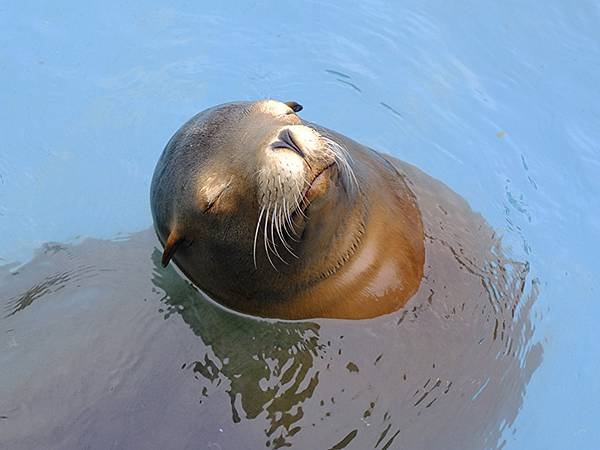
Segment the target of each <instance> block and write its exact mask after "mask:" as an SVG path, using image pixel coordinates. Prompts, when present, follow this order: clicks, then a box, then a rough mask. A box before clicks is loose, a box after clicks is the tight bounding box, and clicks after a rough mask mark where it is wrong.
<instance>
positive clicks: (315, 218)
mask: <svg viewBox="0 0 600 450" xmlns="http://www.w3.org/2000/svg"><path fill="white" fill-rule="evenodd" d="M301 109H302V107H301V106H300V105H299V104H297V103H295V102H287V103H283V102H279V101H275V100H264V101H258V102H236V103H228V104H224V105H220V106H216V107H214V108H211V109H208V110H206V111H204V112H202V113H200V114H198V115H196V116H195V117H193V118H192V119H191V120H190V121H189V122H187V123H186V124H185V125H184V126H183V127H182V128H181V129H180V130H179V131H177V133H176V134H175V135H174V136H173V138H171V140H170V141H169V143H168V144H167V146H166V148H165V150H164V152H163V154H162V156H161V159H160V161H159V163H158V165H157V168H156V171H155V173H154V177H153V180H152V188H151V206H152V213H153V218H154V224H155V228H156V231H157V234H158V237H159V239H160V240H161V242H162V243H163V245H164V246H165V251H164V254H163V264H164V265H166V264H167V263H168V262H169V261H170V260H171V259H173V260H174V261H175V262H176V263H177V265H178V266H179V267H180V268H181V270H182V271H183V272H184V273H185V274H186V275H187V276H188V277H189V278H190V279H191V280H192V281H194V282H195V283H196V284H197V285H198V286H199V287H200V288H202V289H203V290H205V291H206V292H207V293H208V294H210V295H211V296H213V297H214V298H215V299H216V300H217V301H220V302H222V303H223V302H224V303H226V304H229V305H230V306H232V305H233V306H234V308H236V309H240V307H239V303H240V302H244V301H246V300H254V301H263V300H264V301H279V300H284V299H285V298H286V297H288V296H290V295H293V294H294V292H296V291H299V290H302V289H304V288H306V286H308V285H310V284H311V283H315V282H318V280H320V279H322V278H323V277H327V276H329V275H331V274H333V273H334V272H335V271H336V270H337V268H339V267H340V265H342V264H343V263H344V261H346V260H347V259H348V258H349V257H350V255H351V254H352V251H353V249H354V248H356V246H357V243H358V240H359V239H360V233H361V229H362V228H361V227H362V224H361V217H362V215H361V211H362V210H361V207H360V204H361V201H360V197H361V196H360V180H359V177H357V174H356V170H355V167H354V166H355V162H354V161H353V159H352V157H351V156H350V155H349V154H348V152H347V151H346V150H345V148H344V146H343V145H341V144H340V143H339V142H336V140H335V139H334V138H332V136H331V135H328V133H327V131H326V130H324V129H321V128H318V127H317V126H314V125H312V124H310V123H308V122H304V121H303V120H302V119H301V118H300V117H299V116H298V115H297V113H298V112H299V111H300V110H301ZM363 206H364V205H363ZM236 306H237V307H236ZM241 309H243V307H242V308H241Z"/></svg>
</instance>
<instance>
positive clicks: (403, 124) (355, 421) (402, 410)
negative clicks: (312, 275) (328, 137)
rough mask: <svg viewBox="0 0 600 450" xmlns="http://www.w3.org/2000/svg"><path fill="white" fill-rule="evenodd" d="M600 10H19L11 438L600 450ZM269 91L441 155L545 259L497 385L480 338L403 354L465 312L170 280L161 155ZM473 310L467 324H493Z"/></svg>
mask: <svg viewBox="0 0 600 450" xmlns="http://www.w3.org/2000/svg"><path fill="white" fill-rule="evenodd" d="M599 13H600V11H599V8H598V6H597V5H596V4H595V3H594V2H578V3H577V4H566V3H564V2H559V1H551V2H549V3H545V4H544V5H543V6H542V5H538V4H534V3H531V4H528V5H527V4H522V3H520V2H509V3H506V2H504V3H502V4H500V3H492V2H484V3H479V4H475V3H472V2H461V3H460V4H453V5H452V8H450V7H449V6H448V5H447V4H446V3H444V2H410V3H408V2H401V3H397V2H394V3H392V2H389V3H386V2H377V1H367V2H360V3H358V2H357V3H354V4H347V3H344V4H343V5H342V4H339V3H336V2H256V3H251V2H225V3H219V4H216V3H215V4H210V5H209V4H204V5H196V4H192V3H189V2H171V4H170V5H168V6H165V5H164V4H158V3H153V2H133V3H128V4H127V5H121V4H117V3H110V2H109V3H102V4H96V5H90V4H86V5H81V4H79V3H75V2H73V3H70V2H61V3H59V4H57V3H53V4H46V3H42V2H33V1H32V2H24V3H19V4H17V3H15V4H12V5H10V4H6V5H3V6H1V7H0V26H1V27H2V30H3V32H2V33H0V43H1V44H2V45H1V48H2V50H1V51H0V52H1V53H0V55H2V58H1V61H0V81H2V86H3V89H2V90H0V104H2V105H3V107H1V108H0V130H1V131H2V136H3V145H2V147H1V149H0V235H2V236H3V239H2V245H1V246H0V258H1V260H0V261H1V262H2V264H4V267H3V269H2V272H1V277H2V278H1V281H0V301H1V302H2V303H1V305H0V308H2V309H1V311H2V312H1V314H2V317H3V318H2V319H0V335H1V338H0V444H2V445H4V446H8V447H9V448H82V447H84V446H85V445H90V446H91V448H106V447H107V446H108V447H109V448H110V447H111V446H112V448H139V447H144V448H219V447H218V446H217V445H220V446H221V447H222V448H240V446H241V445H246V444H247V445H248V446H250V448H256V447H257V446H258V444H260V447H261V448H266V447H263V446H265V445H266V444H267V443H269V445H270V446H271V447H277V446H280V445H287V444H291V445H295V446H296V447H297V448H321V447H322V448H327V446H329V447H334V446H335V445H336V444H339V445H338V448H341V447H343V446H344V445H346V448H371V447H376V448H379V449H380V448H383V447H385V446H386V445H388V442H389V446H388V448H415V446H418V445H425V443H426V442H434V443H435V442H445V445H447V447H448V448H452V447H451V446H453V445H455V446H459V445H461V444H464V443H468V444H469V445H472V447H471V448H504V449H530V448H548V449H564V448H577V449H595V448H597V447H599V446H600V434H599V433H600V432H599V431H598V427H597V426H596V424H597V422H598V419H599V417H598V413H597V411H596V409H597V408H596V405H597V404H598V403H599V401H600V387H599V383H598V382H597V376H596V375H597V373H598V370H599V369H600V366H599V363H598V358H597V357H595V355H597V354H598V345H597V342H598V338H600V336H599V333H598V327H597V326H596V324H595V318H596V316H597V315H598V313H599V312H600V310H599V307H598V306H597V302H595V301H594V300H595V298H596V297H597V292H598V288H599V285H598V279H599V275H600V272H599V269H598V265H597V264H596V259H597V258H596V254H597V251H598V250H600V248H599V247H598V242H599V238H600V227H599V225H598V221H597V217H599V216H600V201H599V200H598V198H599V197H598V192H600V181H599V180H600V177H598V173H600V170H599V169H600V150H599V149H598V142H600V127H599V126H598V123H599V120H600V109H599V106H598V105H599V104H600V95H599V94H598V89H597V86H596V84H597V80H598V79H600V55H599V47H598V45H597V43H598V42H599V40H600V32H599V31H598V30H600V27H598V24H599V22H600V21H599V15H600V14H599ZM263 97H273V98H278V99H282V100H294V101H298V102H299V103H301V104H303V105H304V107H305V110H304V111H303V112H302V114H303V116H304V117H305V118H307V119H309V120H311V121H315V122H318V123H320V124H322V125H324V126H327V127H329V128H332V129H335V130H337V131H340V132H342V133H344V134H346V135H348V136H350V137H352V138H354V139H356V140H358V141H360V142H362V143H363V144H366V145H369V146H372V147H374V148H377V149H379V150H382V151H386V152H389V153H390V154H393V155H394V156H396V157H398V158H400V159H403V160H406V161H409V162H411V163H413V164H415V165H417V166H418V167H420V168H422V169H423V170H424V171H425V172H427V173H429V174H431V175H433V176H434V177H436V178H437V179H440V180H442V181H443V182H445V183H446V184H448V185H449V186H450V187H451V188H452V189H454V190H455V191H456V192H458V193H459V194H460V195H462V196H463V197H464V198H465V199H466V200H467V201H468V202H469V204H470V205H471V207H472V208H473V209H474V210H475V211H477V212H480V213H481V214H482V215H483V217H485V219H486V220H487V221H488V222H489V224H490V225H491V226H492V227H493V228H494V229H495V230H496V231H497V232H498V236H499V237H500V238H501V240H502V243H503V244H502V245H503V249H504V250H503V251H504V253H505V254H506V258H507V260H510V261H515V262H518V263H519V264H521V263H522V264H524V265H525V266H523V267H527V270H528V272H527V274H526V275H523V273H522V272H521V271H520V270H516V271H515V272H511V273H512V275H511V276H512V277H513V278H512V279H514V280H520V279H522V278H523V277H524V278H525V280H526V282H525V288H524V292H523V295H522V296H521V295H520V296H519V299H520V300H519V305H521V306H520V308H519V312H520V314H518V315H517V316H516V319H515V321H514V322H511V323H512V324H513V325H514V328H513V329H514V330H517V331H518V333H516V334H515V336H517V339H516V340H515V341H514V342H515V343H514V344H513V345H514V346H516V347H514V348H513V349H511V352H509V353H510V354H512V350H514V349H515V348H516V349H520V351H519V352H517V353H516V354H515V356H514V357H513V358H512V359H502V358H495V355H496V353H494V352H493V350H497V349H496V347H487V348H488V349H491V351H492V353H490V354H491V355H494V357H493V358H492V357H490V358H489V359H488V360H486V361H489V363H488V364H485V365H481V364H480V365H478V371H477V370H475V369H476V368H475V367H473V365H472V364H469V363H468V359H469V358H468V357H469V356H470V354H469V353H468V352H466V353H465V352H464V351H463V353H462V354H460V355H458V354H456V355H454V354H452V353H451V352H452V350H458V349H462V350H464V349H465V347H464V346H462V347H461V346H457V345H456V341H452V340H448V341H446V342H444V345H443V347H440V348H438V347H436V346H435V343H436V342H438V341H436V340H435V339H430V340H429V341H427V340H425V341H423V340H421V341H420V342H407V341H406V340H402V339H401V338H402V337H403V334H404V333H408V334H409V335H411V336H415V333H416V334H418V333H420V332H422V330H426V329H427V328H426V325H428V324H431V322H430V321H434V320H439V321H441V320H442V319H440V317H438V315H436V314H435V311H437V310H435V309H430V310H429V311H430V313H429V314H431V316H430V319H427V313H423V314H421V315H419V317H418V318H415V320H414V321H409V320H408V318H409V317H410V314H411V312H410V310H409V311H408V312H407V316H406V317H407V318H406V319H404V321H403V322H401V323H400V325H398V320H399V319H400V317H402V312H399V316H394V317H391V316H390V317H384V318H381V319H378V320H376V321H374V322H365V323H364V324H363V325H361V326H360V327H358V326H356V325H355V324H352V323H348V322H343V321H313V322H307V323H301V324H289V323H288V324H286V323H281V322H272V321H267V322H264V321H254V320H250V319H245V318H240V317H239V316H236V315H232V314H230V313H228V312H225V311H223V310H222V309H220V308H217V307H215V306H213V305H212V304H210V303H207V302H206V301H205V300H203V299H202V298H201V294H199V293H198V292H196V291H195V290H193V289H192V288H191V287H190V286H189V285H188V284H187V282H186V281H185V280H184V279H182V278H181V277H180V276H179V275H178V274H177V273H175V272H172V271H166V272H165V271H162V270H158V268H157V267H156V254H155V252H156V249H155V246H156V242H155V240H154V237H153V235H152V233H151V232H150V231H147V230H148V228H149V227H150V225H151V222H150V214H149V205H148V189H149V182H150V178H151V175H152V171H153V168H154V164H155V163H156V160H157V159H158V156H159V154H160V152H161V151H162V147H163V146H164V144H165V143H166V141H167V140H168V138H169V137H170V136H171V134H172V133H173V132H174V131H175V130H176V129H177V128H178V127H179V126H180V125H181V123H183V122H184V121H185V120H186V119H187V118H189V117H190V116H192V115H193V114H194V113H196V112H198V111H199V110H201V109H204V108H206V107H209V106H212V105H214V104H216V103H222V102H225V101H230V100H245V99H248V100H250V99H257V98H263ZM142 230H145V231H142ZM131 233H133V234H131ZM86 237H91V238H94V239H91V240H89V239H88V240H86ZM48 243H49V244H48ZM59 243H60V244H59ZM20 263H25V265H23V266H20V265H19V264H20ZM519 267H521V266H519ZM498 279H499V278H498ZM509 286H510V284H509ZM509 291H510V292H514V291H512V290H511V289H509ZM531 300H534V301H531ZM440 304H442V303H441V302H438V303H436V305H440ZM472 304H473V305H474V304H475V303H472ZM432 311H433V312H432ZM521 313H522V314H521ZM455 317H459V318H460V319H461V321H459V322H460V325H461V326H464V327H465V328H461V329H462V330H463V331H464V330H465V329H466V326H467V325H468V324H469V323H470V322H469V321H468V320H471V319H473V317H474V316H473V315H471V316H468V315H463V314H460V315H458V316H455ZM477 317H478V318H480V317H485V316H484V315H481V314H480V315H479V316H477ZM467 319H468V320H467ZM447 320H452V319H447ZM434 323H435V322H434ZM494 324H495V322H494V321H492V325H491V329H490V333H491V335H493V330H494ZM481 329H483V328H480V330H481ZM341 336H344V337H343V338H342V337H341ZM392 336H394V338H396V339H397V340H392V339H391V337H392ZM460 336H461V337H462V338H463V339H462V340H461V341H460V342H462V343H463V344H464V343H465V342H469V343H470V344H473V345H475V344H476V342H475V340H474V339H470V338H469V339H465V336H469V335H468V334H466V335H465V334H464V333H460ZM426 337H427V335H426V336H424V338H426ZM274 342H280V343H281V344H280V348H277V347H275V346H274V344H273V343H274ZM390 342H393V343H396V342H397V343H398V344H397V346H396V345H395V344H394V346H393V347H392V346H391V344H390ZM477 342H478V340H477ZM494 342H500V340H499V339H498V340H495V341H494ZM481 345H483V344H479V347H481ZM494 345H496V344H494ZM498 345H499V344H498ZM482 348H483V347H482ZM502 348H505V349H507V348H508V344H507V346H506V347H502ZM379 349H381V350H379ZM423 349H429V350H431V358H429V359H428V358H424V357H423V354H424V352H423ZM542 349H543V350H542ZM471 350H472V349H471ZM340 352H341V353H340ZM380 354H382V355H383V356H382V357H381V358H380V359H379V360H378V361H377V362H376V360H377V358H378V357H379V355H380ZM425 354H428V353H425ZM415 355H416V356H415ZM440 355H443V356H444V357H443V360H444V361H446V362H449V361H454V364H453V365H452V366H451V367H450V368H451V369H452V370H453V371H449V366H448V365H445V368H444V367H442V366H440V365H439V364H440V363H439V361H441V360H440V359H439V358H436V356H440ZM527 355H531V358H530V359H528V358H527V357H526V356H527ZM417 356H418V357H417ZM461 357H462V358H465V360H461V359H460V358H461ZM486 357H487V355H486V354H485V353H483V354H480V355H478V361H480V362H481V361H483V360H484V359H482V358H486ZM527 361H529V365H528V363H527ZM436 362H437V364H438V365H436V367H435V368H434V367H433V364H434V363H436ZM328 364H329V368H328V366H327V365H328ZM429 364H431V368H429ZM409 369H412V370H409ZM405 370H406V376H407V379H406V380H404V375H405ZM428 371H429V372H428ZM411 373H418V374H419V377H418V378H413V377H412V376H411ZM530 376H531V378H530ZM429 378H431V380H429ZM438 378H439V380H440V384H439V385H437V386H436V384H437V383H438V381H437V380H438ZM488 378H489V380H490V381H488V382H487V384H486V380H487V379H488ZM452 380H461V381H462V384H460V386H458V385H457V384H453V385H452V386H450V389H449V391H448V394H445V395H446V397H444V394H443V392H444V391H445V389H446V386H447V383H448V382H449V381H452ZM434 386H436V387H435V390H433V391H432V389H434V388H433V387H434ZM342 388H344V389H345V391H344V392H341V389H342ZM409 388H410V389H409ZM413 388H414V389H413ZM490 388H492V389H491V390H490ZM511 388H512V389H511ZM417 390H419V391H418V392H416V391H417ZM425 392H432V393H431V394H428V395H427V396H426V397H424V398H423V399H422V400H421V401H420V402H419V403H418V404H416V405H415V403H417V402H418V401H419V400H420V399H421V397H422V396H423V395H424V394H425ZM438 393H439V394H438ZM500 393H508V394H507V395H506V398H505V402H504V403H503V405H500V406H498V407H497V408H493V409H492V410H489V408H487V405H489V403H488V401H489V398H488V399H486V397H485V396H486V395H491V396H492V398H493V396H494V395H499V394H500ZM461 394H463V398H464V399H463V400H461V397H460V395H461ZM413 395H414V397H413ZM452 395H456V396H457V397H454V398H450V397H448V396H452ZM434 398H436V399H437V400H436V401H435V403H432V404H431V406H429V407H427V405H428V404H429V402H431V401H432V400H434ZM332 399H333V400H332ZM413 399H414V401H413ZM321 402H322V403H323V404H321ZM372 403H373V404H374V405H373V406H371V404H372ZM458 404H461V405H463V408H462V409H458V408H455V406H456V405H458ZM451 406H452V408H451ZM485 411H491V412H489V413H488V414H487V415H486V412H485ZM419 413H420V414H419ZM327 414H329V415H327ZM321 419H322V420H321ZM313 423H314V426H313ZM388 426H389V428H388ZM313 430H314V431H313ZM386 430H387V431H386ZM384 432H385V434H384ZM382 436H383V437H382ZM418 436H422V438H423V439H422V440H421V441H417V439H418ZM380 437H381V440H379V438H380ZM413 439H414V440H413ZM436 439H446V440H445V441H436ZM315 442H318V443H319V445H318V446H317V447H315ZM415 443H416V444H415ZM409 444H414V445H413V446H412V447H410V446H408V445H409ZM403 445H406V446H408V447H403ZM242 448H243V447H242ZM442 448H443V447H442ZM463 448H467V447H463Z"/></svg>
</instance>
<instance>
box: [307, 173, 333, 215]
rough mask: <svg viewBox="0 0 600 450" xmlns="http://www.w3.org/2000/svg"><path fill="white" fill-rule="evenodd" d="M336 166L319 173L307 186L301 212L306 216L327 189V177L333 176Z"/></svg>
mask: <svg viewBox="0 0 600 450" xmlns="http://www.w3.org/2000/svg"><path fill="white" fill-rule="evenodd" d="M335 166H336V163H335V162H332V163H331V164H329V165H327V166H325V167H324V168H323V169H322V170H320V171H319V172H317V174H316V175H315V176H314V177H313V179H312V181H311V182H310V183H309V184H308V185H307V186H306V188H305V189H304V192H303V193H302V197H301V199H302V200H301V202H300V205H301V212H302V214H303V215H304V214H305V213H306V211H307V210H308V208H309V207H310V205H311V203H312V201H313V200H314V199H315V198H317V197H318V196H319V194H321V193H322V192H323V191H324V190H325V189H326V188H327V181H328V180H327V177H328V176H329V175H330V174H331V171H332V170H334V168H335Z"/></svg>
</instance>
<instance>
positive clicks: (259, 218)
mask: <svg viewBox="0 0 600 450" xmlns="http://www.w3.org/2000/svg"><path fill="white" fill-rule="evenodd" d="M264 212H265V207H264V206H263V207H262V208H260V214H259V215H258V220H257V221H256V231H255V232H254V245H253V250H252V256H253V258H254V268H255V269H258V266H257V265H256V239H257V238H258V230H259V229H260V221H261V219H262V216H263V214H264Z"/></svg>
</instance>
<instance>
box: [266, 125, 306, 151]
mask: <svg viewBox="0 0 600 450" xmlns="http://www.w3.org/2000/svg"><path fill="white" fill-rule="evenodd" d="M271 148H272V149H273V150H278V149H282V148H287V149H289V150H291V151H293V152H295V153H297V154H298V155H300V156H301V157H302V158H306V153H305V152H304V150H302V148H301V147H300V145H299V144H298V142H296V141H295V140H294V137H293V135H292V133H291V132H290V130H289V129H288V128H284V129H283V130H281V132H280V133H279V136H278V139H277V140H276V141H274V142H273V143H272V144H271Z"/></svg>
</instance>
